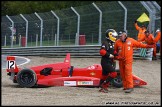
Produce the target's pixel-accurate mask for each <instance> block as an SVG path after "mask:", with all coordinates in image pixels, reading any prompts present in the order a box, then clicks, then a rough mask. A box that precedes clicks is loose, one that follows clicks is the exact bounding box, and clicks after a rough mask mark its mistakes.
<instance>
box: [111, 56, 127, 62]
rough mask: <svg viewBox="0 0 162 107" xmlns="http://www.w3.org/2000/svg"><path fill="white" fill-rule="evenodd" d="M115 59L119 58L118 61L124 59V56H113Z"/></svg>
mask: <svg viewBox="0 0 162 107" xmlns="http://www.w3.org/2000/svg"><path fill="white" fill-rule="evenodd" d="M114 59H115V60H119V61H124V60H125V58H124V57H121V56H115V58H114Z"/></svg>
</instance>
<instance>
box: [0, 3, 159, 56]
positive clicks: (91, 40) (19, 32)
mask: <svg viewBox="0 0 162 107" xmlns="http://www.w3.org/2000/svg"><path fill="white" fill-rule="evenodd" d="M144 12H145V13H146V14H147V15H148V16H149V18H150V22H145V23H143V24H145V25H146V26H148V30H149V31H150V32H151V33H153V34H154V36H155V31H156V29H157V28H161V15H160V14H161V7H160V6H159V5H158V4H157V3H156V1H104V2H95V3H92V4H89V5H85V6H78V7H70V8H67V9H62V10H51V11H49V12H44V13H37V12H35V13H32V14H20V15H16V16H8V15H6V16H2V20H1V46H2V53H4V54H5V53H6V50H8V51H9V50H11V51H10V52H8V53H13V52H15V51H14V50H16V51H17V53H19V52H20V51H24V53H25V52H26V51H25V50H27V49H29V48H31V50H30V52H31V53H33V55H38V54H39V55H40V54H42V52H40V51H37V52H36V53H35V54H34V52H35V49H37V48H39V49H40V50H41V48H42V50H44V49H43V47H46V48H48V47H53V48H63V49H64V47H65V48H70V47H73V46H74V47H77V48H78V49H81V48H79V47H81V46H82V45H84V46H87V47H88V46H89V45H92V46H94V47H95V46H96V45H98V46H100V45H101V43H102V41H103V40H104V39H105V31H106V30H107V29H110V28H112V29H115V30H116V31H117V32H119V31H121V30H125V31H126V32H127V33H128V36H129V37H132V38H134V39H137V33H138V32H137V31H136V29H135V27H134V21H135V20H137V19H138V17H139V16H140V15H141V14H143V13H144ZM141 24H142V23H139V25H141ZM24 49H25V50H24ZM92 50H93V49H92ZM57 51H58V52H59V50H57ZM75 51H76V50H75ZM39 52H40V53H39ZM48 52H50V51H48ZM52 52H55V53H57V54H58V52H56V51H52ZM78 52H81V51H79V50H78ZM95 52H96V51H95ZM22 53H23V52H22ZM6 54H7V53H6ZM53 54H54V53H53ZM17 55H18V54H17ZM83 56H84V55H83ZM94 56H95V55H94Z"/></svg>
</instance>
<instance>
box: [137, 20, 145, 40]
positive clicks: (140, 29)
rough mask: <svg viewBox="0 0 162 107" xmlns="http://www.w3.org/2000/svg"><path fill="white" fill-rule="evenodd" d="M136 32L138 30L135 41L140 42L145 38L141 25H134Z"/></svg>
mask: <svg viewBox="0 0 162 107" xmlns="http://www.w3.org/2000/svg"><path fill="white" fill-rule="evenodd" d="M134 26H135V28H136V30H138V36H137V41H139V42H142V40H143V38H144V37H145V31H146V27H145V26H144V25H143V26H142V27H139V26H138V24H137V23H134Z"/></svg>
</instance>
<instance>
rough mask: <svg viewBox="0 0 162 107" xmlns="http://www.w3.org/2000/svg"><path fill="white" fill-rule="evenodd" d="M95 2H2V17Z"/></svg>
mask: <svg viewBox="0 0 162 107" xmlns="http://www.w3.org/2000/svg"><path fill="white" fill-rule="evenodd" d="M92 2H93V1H2V2H1V16H4V15H10V16H13V15H18V14H31V13H34V12H40V13H43V12H49V11H51V10H60V9H63V8H69V7H71V6H73V7H75V6H81V5H87V4H91V3H92Z"/></svg>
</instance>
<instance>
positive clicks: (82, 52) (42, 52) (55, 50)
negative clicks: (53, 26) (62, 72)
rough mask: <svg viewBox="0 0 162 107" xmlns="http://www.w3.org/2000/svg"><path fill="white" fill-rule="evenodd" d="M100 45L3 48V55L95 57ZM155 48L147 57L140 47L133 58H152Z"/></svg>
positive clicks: (150, 50) (147, 53) (97, 54)
mask: <svg viewBox="0 0 162 107" xmlns="http://www.w3.org/2000/svg"><path fill="white" fill-rule="evenodd" d="M99 50H100V46H99V45H95V46H94V45H86V46H42V47H25V48H24V47H23V48H2V49H1V51H2V54H3V55H14V56H43V57H65V56H66V53H70V54H71V57H83V58H93V57H101V56H100V54H99ZM152 52H153V49H152V48H151V49H148V50H147V52H146V56H145V57H141V56H140V54H139V53H140V49H139V48H137V49H135V50H134V53H133V58H135V59H136V58H139V59H147V60H150V61H151V60H152Z"/></svg>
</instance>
